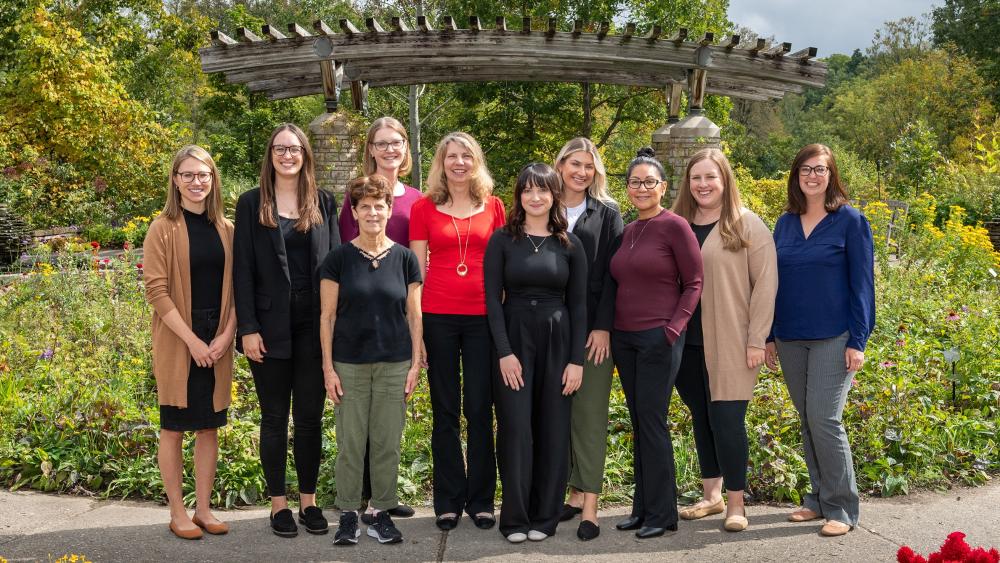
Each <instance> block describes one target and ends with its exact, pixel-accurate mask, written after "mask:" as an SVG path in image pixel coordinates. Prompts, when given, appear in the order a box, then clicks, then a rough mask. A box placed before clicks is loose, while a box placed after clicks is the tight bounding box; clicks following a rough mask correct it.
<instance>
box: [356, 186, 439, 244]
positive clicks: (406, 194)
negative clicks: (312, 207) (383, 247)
mask: <svg viewBox="0 0 1000 563" xmlns="http://www.w3.org/2000/svg"><path fill="white" fill-rule="evenodd" d="M421 197H423V194H422V193H420V192H419V191H417V190H416V189H415V188H412V187H410V186H407V185H406V184H403V195H401V196H396V197H395V198H394V199H393V200H392V216H391V217H389V223H388V224H387V225H386V226H385V234H386V236H388V237H389V240H391V241H392V242H394V243H396V244H400V245H403V246H405V247H407V248H409V247H410V208H411V207H413V204H414V203H416V202H417V200H419V199H420V198H421ZM358 233H359V231H358V222H357V221H355V220H354V214H353V213H351V197H350V196H349V195H348V194H344V208H343V209H342V210H341V211H340V240H341V241H342V242H351V241H352V240H354V239H355V238H356V237H357V236H358Z"/></svg>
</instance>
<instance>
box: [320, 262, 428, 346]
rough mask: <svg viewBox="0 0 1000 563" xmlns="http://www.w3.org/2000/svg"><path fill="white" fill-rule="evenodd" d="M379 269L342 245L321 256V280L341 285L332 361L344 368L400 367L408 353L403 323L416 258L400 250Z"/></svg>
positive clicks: (416, 274) (418, 280) (406, 329)
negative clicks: (378, 364)
mask: <svg viewBox="0 0 1000 563" xmlns="http://www.w3.org/2000/svg"><path fill="white" fill-rule="evenodd" d="M378 263H379V264H378V268H373V267H372V261H371V260H369V259H368V258H365V256H364V255H362V254H361V251H360V250H358V247H356V246H354V245H353V244H351V243H345V244H342V245H340V246H339V247H338V248H335V249H333V250H331V251H330V253H329V254H327V255H326V259H325V260H323V265H322V266H320V268H319V276H320V279H324V280H333V281H335V282H337V283H338V284H340V292H339V296H338V297H339V298H338V300H337V322H336V324H335V325H334V327H333V359H334V361H337V362H344V363H348V364H371V363H375V362H402V361H405V360H409V359H410V358H411V355H412V353H413V346H412V343H411V342H410V327H409V325H408V324H407V323H406V295H407V291H408V289H409V286H410V284H411V283H421V281H422V280H421V277H420V266H419V264H418V262H417V256H416V255H415V254H413V252H412V251H411V250H410V249H409V248H406V247H405V246H401V245H399V244H393V245H392V247H390V249H389V253H388V254H386V255H385V256H384V257H383V258H380V259H379V261H378Z"/></svg>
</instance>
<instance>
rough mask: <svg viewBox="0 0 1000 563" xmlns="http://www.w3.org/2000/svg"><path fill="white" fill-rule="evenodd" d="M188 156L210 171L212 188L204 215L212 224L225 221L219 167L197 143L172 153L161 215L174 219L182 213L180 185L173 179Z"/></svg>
mask: <svg viewBox="0 0 1000 563" xmlns="http://www.w3.org/2000/svg"><path fill="white" fill-rule="evenodd" d="M189 158H193V159H195V160H197V161H198V162H201V163H202V164H204V165H205V166H208V167H209V168H210V169H211V171H212V188H211V190H209V192H208V198H207V201H206V202H205V217H207V218H208V220H209V222H211V223H212V224H213V225H215V224H218V223H219V222H220V221H225V220H226V218H225V215H224V214H223V206H222V181H221V180H220V179H219V169H218V167H216V166H215V160H214V159H213V158H212V155H210V154H208V151H206V150H205V149H203V148H201V147H199V146H198V145H187V146H185V147H183V148H182V149H181V150H179V151H177V154H176V155H174V162H173V164H171V165H170V178H168V179H167V202H166V203H165V204H164V205H163V215H164V216H165V217H166V218H168V219H172V220H176V219H177V218H179V217H180V216H181V214H182V213H183V211H182V209H183V208H182V207H181V193H180V186H178V185H177V182H175V181H174V180H175V179H176V177H177V171H178V169H180V167H181V164H182V163H183V162H184V161H185V160H187V159H189Z"/></svg>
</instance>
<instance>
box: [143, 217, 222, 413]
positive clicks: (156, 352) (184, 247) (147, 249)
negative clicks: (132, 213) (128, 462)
mask: <svg viewBox="0 0 1000 563" xmlns="http://www.w3.org/2000/svg"><path fill="white" fill-rule="evenodd" d="M215 227H216V229H218V231H219V238H220V239H222V248H223V250H224V251H225V254H226V264H225V266H224V271H223V278H222V305H221V311H220V313H219V330H218V332H217V333H216V335H218V334H220V333H221V332H222V331H223V330H225V327H226V324H227V323H228V322H229V316H230V315H231V314H232V313H233V224H232V223H231V222H229V221H228V220H223V221H222V223H221V224H217V225H216V226H215ZM142 248H143V258H142V259H143V270H142V278H143V281H144V282H145V284H146V301H148V302H149V304H150V305H152V306H153V375H154V376H156V389H157V395H158V397H159V401H160V404H161V405H173V406H176V407H181V408H187V379H188V373H189V372H190V368H191V352H190V351H189V350H188V347H187V345H186V344H185V343H184V341H183V340H181V339H180V337H179V336H177V335H176V334H174V332H173V331H172V330H170V327H168V326H167V325H166V324H165V323H164V322H163V316H164V315H166V314H167V313H169V312H170V311H172V310H174V309H176V310H177V312H178V313H180V315H181V318H182V319H184V322H185V323H187V325H188V326H189V327H190V326H191V271H190V270H191V262H190V257H189V255H188V249H189V248H190V246H189V243H188V234H187V225H186V224H185V223H184V216H183V215H182V216H181V217H179V218H177V219H176V220H171V219H167V218H166V217H164V216H162V215H161V216H159V217H157V218H156V219H155V220H154V221H153V222H152V223H151V224H150V225H149V232H148V233H147V234H146V240H145V242H143V245H142ZM232 385H233V347H232V345H230V347H229V349H228V350H226V353H225V354H223V355H222V357H221V358H219V361H217V362H215V392H214V393H213V394H212V403H213V405H214V407H215V411H216V412H219V411H221V410H223V409H225V408H227V407H228V406H229V403H230V400H231V392H232Z"/></svg>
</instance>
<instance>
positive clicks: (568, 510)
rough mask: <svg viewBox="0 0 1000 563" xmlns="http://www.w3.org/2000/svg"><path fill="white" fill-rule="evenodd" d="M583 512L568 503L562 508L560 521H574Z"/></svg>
mask: <svg viewBox="0 0 1000 563" xmlns="http://www.w3.org/2000/svg"><path fill="white" fill-rule="evenodd" d="M581 512H583V509H582V508H579V507H576V506H573V505H572V504H569V503H566V504H564V505H563V507H562V514H560V515H559V521H560V522H565V521H567V520H572V519H573V518H576V515H577V514H580V513H581Z"/></svg>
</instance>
